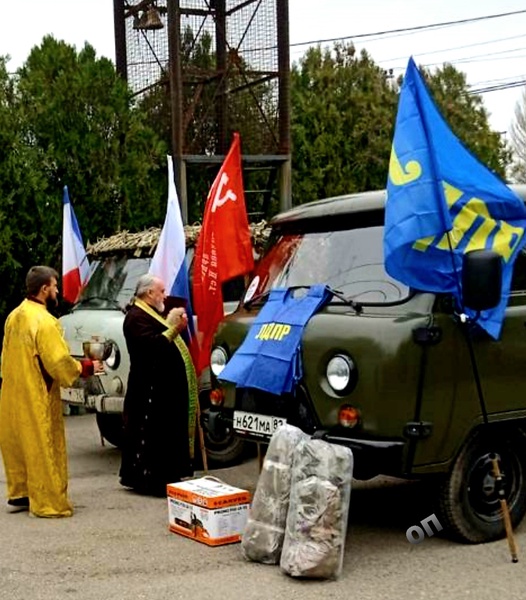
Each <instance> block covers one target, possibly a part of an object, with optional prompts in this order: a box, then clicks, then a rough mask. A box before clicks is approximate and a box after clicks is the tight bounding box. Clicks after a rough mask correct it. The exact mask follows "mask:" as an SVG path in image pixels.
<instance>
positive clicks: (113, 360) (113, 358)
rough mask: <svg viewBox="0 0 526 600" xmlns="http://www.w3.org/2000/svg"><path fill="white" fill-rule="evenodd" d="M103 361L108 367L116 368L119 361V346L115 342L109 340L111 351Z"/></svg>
mask: <svg viewBox="0 0 526 600" xmlns="http://www.w3.org/2000/svg"><path fill="white" fill-rule="evenodd" d="M104 363H105V364H106V365H107V366H108V367H109V368H110V369H116V368H117V367H118V366H119V365H120V363H121V353H120V350H119V346H117V344H116V343H115V342H111V351H110V354H109V356H108V358H107V359H106V360H105V361H104Z"/></svg>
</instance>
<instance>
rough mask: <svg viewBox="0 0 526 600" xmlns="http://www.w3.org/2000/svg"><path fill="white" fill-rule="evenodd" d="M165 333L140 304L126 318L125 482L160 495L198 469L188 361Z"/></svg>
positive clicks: (122, 467)
mask: <svg viewBox="0 0 526 600" xmlns="http://www.w3.org/2000/svg"><path fill="white" fill-rule="evenodd" d="M164 331H166V327H165V326H164V325H163V324H162V323H160V322H159V321H157V320H156V319H154V318H153V317H151V316H150V315H148V314H147V313H146V312H145V311H143V310H142V309H141V308H139V307H137V306H132V307H131V308H130V310H129V311H128V313H127V315H126V317H125V319H124V337H125V338H126V345H127V347H128V352H129V355H130V374H129V377H128V389H127V392H126V397H125V399H124V443H123V448H122V462H121V469H120V482H121V484H122V485H124V486H125V487H131V488H133V489H135V490H136V491H138V492H141V493H144V494H151V495H155V496H165V495H166V484H167V483H173V482H176V481H179V480H180V479H181V478H182V477H186V476H189V475H192V473H193V472H192V469H191V464H190V452H189V448H188V382H187V379H186V371H185V366H184V361H183V358H182V356H181V354H180V352H179V350H178V349H177V346H176V345H175V344H174V343H173V342H170V341H169V340H168V339H167V338H166V337H165V336H164V335H162V334H163V332H164Z"/></svg>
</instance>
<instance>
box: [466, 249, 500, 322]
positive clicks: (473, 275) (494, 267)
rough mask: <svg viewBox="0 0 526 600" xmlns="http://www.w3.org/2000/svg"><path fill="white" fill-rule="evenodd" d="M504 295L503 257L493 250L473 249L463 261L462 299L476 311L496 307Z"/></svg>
mask: <svg viewBox="0 0 526 600" xmlns="http://www.w3.org/2000/svg"><path fill="white" fill-rule="evenodd" d="M501 296H502V258H501V256H500V255H499V254H497V253H496V252H494V251H493V250H472V251H471V252H467V253H466V254H464V257H463V262H462V300H463V304H464V307H465V308H470V309H471V310H475V311H482V310H488V309H490V308H495V306H497V305H498V304H499V302H500V300H501Z"/></svg>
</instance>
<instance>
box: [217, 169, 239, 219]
mask: <svg viewBox="0 0 526 600" xmlns="http://www.w3.org/2000/svg"><path fill="white" fill-rule="evenodd" d="M226 185H228V175H227V174H226V173H222V174H221V179H220V180H219V185H218V186H217V190H216V193H215V196H214V201H213V202H212V212H215V211H216V209H217V208H219V207H220V206H223V204H225V202H228V201H229V200H232V201H233V202H235V201H236V200H237V195H236V194H234V192H233V191H232V190H231V189H230V188H229V189H227V191H226V192H225V194H224V195H223V196H221V194H222V192H223V188H224V187H225V186H226Z"/></svg>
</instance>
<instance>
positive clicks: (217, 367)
mask: <svg viewBox="0 0 526 600" xmlns="http://www.w3.org/2000/svg"><path fill="white" fill-rule="evenodd" d="M227 362H228V354H227V353H226V350H225V349H224V348H222V347H221V346H216V347H215V348H214V349H213V350H212V353H211V354H210V370H211V371H212V373H213V374H214V375H215V377H219V375H220V374H221V371H222V370H223V369H224V368H225V366H226V363H227Z"/></svg>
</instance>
